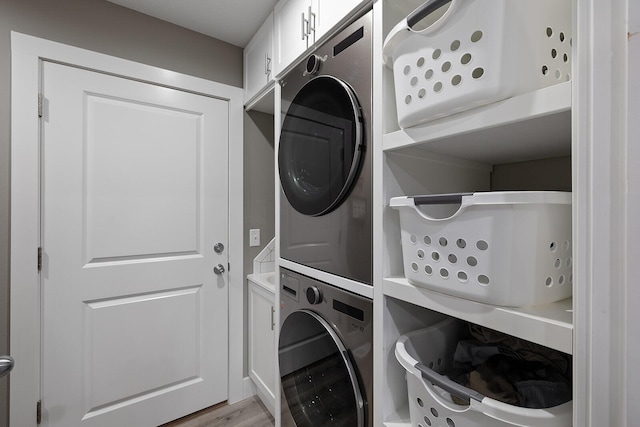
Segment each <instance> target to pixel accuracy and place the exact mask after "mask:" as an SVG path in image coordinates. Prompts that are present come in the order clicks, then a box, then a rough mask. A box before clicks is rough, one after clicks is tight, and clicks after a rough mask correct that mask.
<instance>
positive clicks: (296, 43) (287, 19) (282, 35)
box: [274, 0, 313, 74]
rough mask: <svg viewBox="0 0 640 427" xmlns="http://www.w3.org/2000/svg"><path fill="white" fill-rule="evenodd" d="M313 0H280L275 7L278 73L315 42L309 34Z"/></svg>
mask: <svg viewBox="0 0 640 427" xmlns="http://www.w3.org/2000/svg"><path fill="white" fill-rule="evenodd" d="M310 7H311V0H280V1H279V2H278V3H277V4H276V7H275V9H274V14H275V15H274V21H275V51H276V52H275V54H276V71H275V72H276V74H280V73H281V72H282V71H283V70H284V69H285V68H287V67H288V66H289V65H290V64H291V63H292V62H293V61H294V60H295V59H296V58H297V57H298V56H300V55H301V54H302V53H303V52H304V51H305V50H307V48H308V47H310V46H311V45H312V44H313V36H309V34H308V31H309V11H310Z"/></svg>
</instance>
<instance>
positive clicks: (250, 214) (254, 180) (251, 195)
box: [243, 111, 276, 376]
mask: <svg viewBox="0 0 640 427" xmlns="http://www.w3.org/2000/svg"><path fill="white" fill-rule="evenodd" d="M273 141H274V135H273V115H271V114H265V113H260V112H257V111H250V112H248V113H245V115H244V242H245V246H244V266H243V268H244V276H245V277H246V275H247V274H249V273H252V272H253V259H254V258H255V257H256V256H257V255H258V254H259V253H260V251H261V250H262V249H263V248H264V247H265V246H266V245H267V243H269V241H270V240H271V239H273V236H275V233H276V229H275V227H276V222H275V190H274V188H275V184H274V183H275V181H274V179H275V175H274V174H275V167H274V142H273ZM251 228H259V229H260V246H254V247H249V229H251ZM244 283H245V295H247V282H246V280H245V282H244ZM244 304H245V305H244V316H245V318H244V322H245V325H246V324H247V321H248V319H247V313H248V310H247V300H246V299H245V301H244ZM244 342H245V348H246V343H247V328H245V330H244ZM247 357H248V354H247V352H245V354H244V373H245V376H246V375H248V367H247V364H248V362H247Z"/></svg>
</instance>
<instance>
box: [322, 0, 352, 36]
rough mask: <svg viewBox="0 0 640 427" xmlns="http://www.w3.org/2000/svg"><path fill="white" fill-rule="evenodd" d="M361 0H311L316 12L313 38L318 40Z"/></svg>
mask: <svg viewBox="0 0 640 427" xmlns="http://www.w3.org/2000/svg"><path fill="white" fill-rule="evenodd" d="M362 3H363V1H362V0H340V1H335V0H313V8H312V10H315V11H316V12H315V13H316V15H317V16H316V22H315V38H316V40H320V38H322V36H324V35H325V34H327V33H328V32H329V31H330V30H331V29H332V28H334V27H335V26H336V25H337V24H338V23H339V22H340V21H342V20H343V19H344V18H346V17H347V16H348V15H349V14H350V13H351V12H352V11H353V10H355V9H356V8H357V7H358V5H360V4H362Z"/></svg>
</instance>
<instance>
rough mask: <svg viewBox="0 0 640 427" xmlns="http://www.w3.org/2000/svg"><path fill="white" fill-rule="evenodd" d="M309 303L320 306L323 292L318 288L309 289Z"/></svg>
mask: <svg viewBox="0 0 640 427" xmlns="http://www.w3.org/2000/svg"><path fill="white" fill-rule="evenodd" d="M307 301H309V304H320V303H321V302H322V291H321V290H320V289H318V288H317V287H316V286H309V287H308V288H307Z"/></svg>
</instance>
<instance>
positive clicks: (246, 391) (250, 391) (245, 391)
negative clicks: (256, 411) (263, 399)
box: [242, 377, 257, 400]
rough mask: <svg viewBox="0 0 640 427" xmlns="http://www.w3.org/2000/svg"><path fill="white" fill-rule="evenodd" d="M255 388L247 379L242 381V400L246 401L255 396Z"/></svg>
mask: <svg viewBox="0 0 640 427" xmlns="http://www.w3.org/2000/svg"><path fill="white" fill-rule="evenodd" d="M256 393H257V392H256V386H255V384H254V383H253V381H252V380H251V378H249V377H244V378H243V379H242V399H243V400H244V399H248V398H250V397H251V396H255V395H256Z"/></svg>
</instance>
